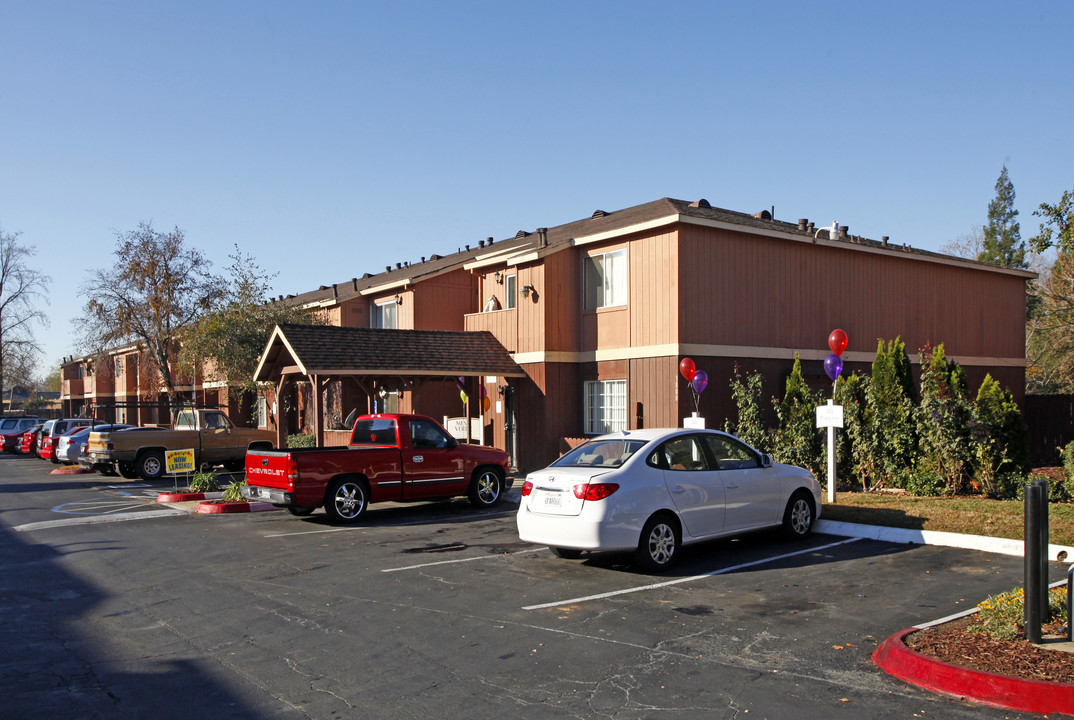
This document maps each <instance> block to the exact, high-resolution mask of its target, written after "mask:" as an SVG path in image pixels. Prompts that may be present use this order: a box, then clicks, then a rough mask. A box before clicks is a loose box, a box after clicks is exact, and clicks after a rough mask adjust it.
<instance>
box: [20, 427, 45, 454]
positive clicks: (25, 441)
mask: <svg viewBox="0 0 1074 720" xmlns="http://www.w3.org/2000/svg"><path fill="white" fill-rule="evenodd" d="M44 429H45V423H41V424H40V425H34V426H33V427H32V428H30V429H29V430H27V431H25V432H24V433H23V434H22V440H20V441H19V452H20V453H22V454H23V455H37V446H38V443H39V442H40V440H41V431H42V430H44Z"/></svg>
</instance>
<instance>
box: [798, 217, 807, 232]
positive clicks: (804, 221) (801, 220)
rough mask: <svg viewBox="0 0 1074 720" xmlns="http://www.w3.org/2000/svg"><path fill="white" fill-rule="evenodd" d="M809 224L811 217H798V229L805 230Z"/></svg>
mask: <svg viewBox="0 0 1074 720" xmlns="http://www.w3.org/2000/svg"><path fill="white" fill-rule="evenodd" d="M808 226H809V218H798V229H799V230H805V229H806V227H808Z"/></svg>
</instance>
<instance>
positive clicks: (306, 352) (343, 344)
mask: <svg viewBox="0 0 1074 720" xmlns="http://www.w3.org/2000/svg"><path fill="white" fill-rule="evenodd" d="M287 367H295V368H297V370H298V371H299V372H301V373H302V374H304V375H311V376H312V375H325V376H328V375H337V376H338V375H354V376H384V375H391V376H425V377H457V376H474V375H497V376H500V377H525V375H526V374H525V373H524V372H523V371H522V368H520V367H519V366H518V365H517V364H516V363H515V361H514V360H512V359H511V356H510V354H508V352H507V351H506V350H504V348H503V346H502V345H500V343H499V342H498V341H497V340H496V338H495V337H494V336H493V335H492V333H490V332H487V331H481V332H449V331H446V330H384V329H377V328H354V327H338V326H335V325H277V326H276V328H275V329H274V330H273V332H272V336H271V337H270V338H269V341H268V343H267V345H266V346H265V350H264V352H263V353H262V354H261V362H260V363H259V364H258V366H257V371H256V372H255V373H254V380H256V381H258V382H271V381H275V380H276V379H277V378H278V377H279V374H280V373H282V372H283V369H284V368H287Z"/></svg>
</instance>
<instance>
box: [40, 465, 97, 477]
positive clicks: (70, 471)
mask: <svg viewBox="0 0 1074 720" xmlns="http://www.w3.org/2000/svg"><path fill="white" fill-rule="evenodd" d="M89 472H92V470H83V469H82V468H80V467H79V466H78V465H66V466H64V467H58V468H56V469H55V470H52V471H50V472H49V475H82V474H85V473H89Z"/></svg>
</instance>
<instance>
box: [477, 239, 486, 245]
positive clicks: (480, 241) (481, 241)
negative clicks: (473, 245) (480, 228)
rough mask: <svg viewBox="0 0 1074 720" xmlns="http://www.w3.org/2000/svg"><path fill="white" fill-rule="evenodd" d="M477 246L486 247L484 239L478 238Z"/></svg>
mask: <svg viewBox="0 0 1074 720" xmlns="http://www.w3.org/2000/svg"><path fill="white" fill-rule="evenodd" d="M477 246H478V247H485V241H484V240H478V241H477Z"/></svg>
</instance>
